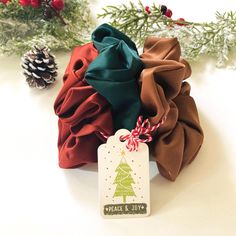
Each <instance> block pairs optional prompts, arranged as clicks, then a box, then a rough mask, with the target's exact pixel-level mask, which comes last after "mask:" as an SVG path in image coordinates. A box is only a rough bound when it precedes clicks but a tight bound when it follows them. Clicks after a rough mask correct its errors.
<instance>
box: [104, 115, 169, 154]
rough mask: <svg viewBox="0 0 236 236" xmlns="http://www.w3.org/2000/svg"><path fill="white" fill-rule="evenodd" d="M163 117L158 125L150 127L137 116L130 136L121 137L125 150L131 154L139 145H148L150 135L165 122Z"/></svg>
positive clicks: (147, 121) (147, 122) (150, 138)
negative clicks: (125, 142)
mask: <svg viewBox="0 0 236 236" xmlns="http://www.w3.org/2000/svg"><path fill="white" fill-rule="evenodd" d="M165 120H166V117H164V118H163V119H162V120H161V121H160V122H159V123H158V124H156V125H153V126H151V125H150V122H149V120H148V119H145V120H144V121H143V117H142V116H139V117H138V120H137V123H136V127H135V128H134V129H133V130H131V132H130V134H127V135H122V136H121V137H120V140H121V141H127V144H126V148H127V149H128V150H129V151H130V152H132V151H137V150H138V147H139V143H149V142H151V141H152V134H153V133H154V132H156V131H157V129H158V128H159V127H160V126H161V125H162V124H163V123H164V122H165ZM100 133H101V134H102V136H103V137H104V138H108V137H107V136H106V135H105V134H104V133H102V132H100Z"/></svg>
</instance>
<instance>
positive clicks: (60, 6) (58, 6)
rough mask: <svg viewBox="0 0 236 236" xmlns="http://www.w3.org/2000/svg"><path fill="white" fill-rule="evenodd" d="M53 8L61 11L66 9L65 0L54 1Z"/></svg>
mask: <svg viewBox="0 0 236 236" xmlns="http://www.w3.org/2000/svg"><path fill="white" fill-rule="evenodd" d="M52 6H53V8H54V9H56V10H58V11H61V10H63V8H64V1H63V0H52Z"/></svg>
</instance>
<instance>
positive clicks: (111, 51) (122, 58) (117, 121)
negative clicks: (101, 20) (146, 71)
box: [85, 24, 143, 130]
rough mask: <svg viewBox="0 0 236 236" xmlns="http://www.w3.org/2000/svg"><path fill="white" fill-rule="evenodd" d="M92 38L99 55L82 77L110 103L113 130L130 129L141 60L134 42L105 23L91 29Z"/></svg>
mask: <svg viewBox="0 0 236 236" xmlns="http://www.w3.org/2000/svg"><path fill="white" fill-rule="evenodd" d="M92 40H93V43H94V45H95V47H96V48H97V49H98V51H99V55H98V57H97V58H96V59H95V60H94V61H93V62H92V63H91V64H90V65H89V67H88V69H87V71H86V73H85V79H86V81H87V82H88V84H90V85H92V86H93V87H94V89H95V90H97V91H98V92H99V93H100V94H101V95H102V96H104V97H105V98H106V100H107V101H108V102H109V103H110V104H111V106H112V113H113V120H114V125H115V130H118V129H120V128H126V129H128V130H131V129H132V128H134V127H135V123H136V120H137V118H138V116H139V113H140V108H141V104H140V97H139V88H138V78H139V75H140V73H141V71H142V69H143V63H142V61H141V60H140V58H139V56H138V53H137V49H136V46H135V44H134V43H133V42H132V41H131V40H130V39H129V38H128V37H127V36H126V35H124V34H123V33H121V32H120V31H118V30H117V29H115V28H113V27H112V26H110V25H107V24H103V25H101V26H99V27H98V28H97V29H96V30H95V31H94V32H93V34H92Z"/></svg>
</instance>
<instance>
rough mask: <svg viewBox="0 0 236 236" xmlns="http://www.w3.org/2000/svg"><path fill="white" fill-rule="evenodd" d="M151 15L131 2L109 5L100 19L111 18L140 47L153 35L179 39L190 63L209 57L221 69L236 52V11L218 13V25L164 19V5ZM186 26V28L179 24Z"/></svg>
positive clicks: (142, 6) (154, 7)
mask: <svg viewBox="0 0 236 236" xmlns="http://www.w3.org/2000/svg"><path fill="white" fill-rule="evenodd" d="M150 11H151V14H148V13H147V12H146V11H145V6H144V5H143V4H142V2H141V1H139V3H138V5H135V4H133V3H132V2H130V3H129V4H127V5H126V4H122V5H119V6H107V7H105V8H103V13H102V14H100V15H98V17H101V18H104V17H108V19H110V24H112V25H113V26H114V27H116V28H118V29H119V30H121V31H122V32H124V33H125V34H127V35H128V36H130V37H131V38H132V39H133V40H134V41H135V42H136V43H137V45H138V46H142V45H143V42H144V40H145V38H146V37H147V36H150V35H156V36H159V37H177V38H178V40H179V42H180V45H181V48H182V55H183V57H185V58H186V59H188V60H197V59H198V58H199V56H201V55H204V54H207V55H212V56H214V57H216V58H217V66H219V67H221V66H224V65H225V63H226V62H227V61H228V60H229V59H230V53H231V52H233V51H235V49H236V12H227V13H224V14H220V13H219V12H217V13H216V22H209V23H208V22H205V23H195V22H189V21H178V20H173V19H171V18H168V17H166V16H163V15H162V13H161V11H160V6H158V5H155V4H153V5H152V6H150ZM178 24H182V26H180V25H178Z"/></svg>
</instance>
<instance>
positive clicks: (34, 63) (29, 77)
mask: <svg viewBox="0 0 236 236" xmlns="http://www.w3.org/2000/svg"><path fill="white" fill-rule="evenodd" d="M49 51H50V50H49V49H48V48H47V47H37V46H35V47H34V49H32V50H30V51H29V52H27V53H26V54H25V55H24V56H23V58H22V68H23V69H24V72H23V74H24V75H25V77H26V81H27V82H28V84H29V86H30V87H32V88H39V89H43V88H46V87H47V86H48V85H50V84H52V83H54V82H55V80H56V76H57V64H56V63H55V57H54V56H53V55H52V54H50V53H49Z"/></svg>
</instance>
